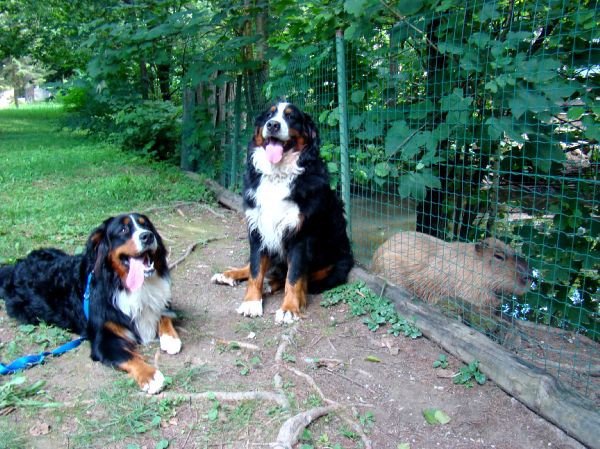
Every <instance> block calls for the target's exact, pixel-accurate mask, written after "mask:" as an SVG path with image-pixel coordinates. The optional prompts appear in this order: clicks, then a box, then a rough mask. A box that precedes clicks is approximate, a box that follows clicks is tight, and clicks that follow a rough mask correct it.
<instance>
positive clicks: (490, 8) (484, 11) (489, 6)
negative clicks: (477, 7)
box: [478, 2, 501, 22]
mask: <svg viewBox="0 0 600 449" xmlns="http://www.w3.org/2000/svg"><path fill="white" fill-rule="evenodd" d="M478 16H479V21H480V22H485V21H486V20H488V19H491V20H494V19H497V18H499V17H501V14H500V12H498V10H497V9H496V3H495V2H485V3H484V4H483V7H482V8H481V11H480V12H479V14H478Z"/></svg>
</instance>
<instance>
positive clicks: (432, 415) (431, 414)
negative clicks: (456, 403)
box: [423, 408, 450, 425]
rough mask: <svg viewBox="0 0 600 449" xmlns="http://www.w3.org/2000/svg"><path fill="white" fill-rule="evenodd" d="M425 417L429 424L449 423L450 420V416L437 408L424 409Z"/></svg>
mask: <svg viewBox="0 0 600 449" xmlns="http://www.w3.org/2000/svg"><path fill="white" fill-rule="evenodd" d="M423 417H424V418H425V421H427V424H431V425H436V424H442V425H443V424H448V423H449V422H450V417H449V416H448V415H447V414H446V413H445V412H443V411H442V410H440V409H437V408H428V409H425V410H423Z"/></svg>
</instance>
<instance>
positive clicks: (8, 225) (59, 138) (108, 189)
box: [0, 106, 210, 262]
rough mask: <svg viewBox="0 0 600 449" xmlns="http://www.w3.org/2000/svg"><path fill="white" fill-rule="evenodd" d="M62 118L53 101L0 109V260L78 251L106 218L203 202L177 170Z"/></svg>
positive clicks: (199, 188) (198, 189)
mask: <svg viewBox="0 0 600 449" xmlns="http://www.w3.org/2000/svg"><path fill="white" fill-rule="evenodd" d="M65 117H66V115H65V113H64V112H63V111H62V109H60V108H58V107H55V106H46V107H39V106H38V107H35V108H21V109H18V110H17V109H4V110H0V217H2V226H0V262H3V261H4V262H6V261H12V260H14V259H15V258H17V257H22V256H24V255H26V254H27V253H28V252H29V251H30V250H32V249H35V248H37V247H41V246H56V247H59V248H62V249H65V250H67V251H73V250H76V249H77V248H80V247H82V246H83V245H84V243H85V239H86V237H87V235H88V234H89V232H90V231H91V230H92V229H93V228H94V227H95V226H97V225H98V224H100V223H101V222H102V221H103V220H104V219H105V218H107V217H108V216H111V215H115V214H119V213H125V212H131V211H142V210H144V209H146V208H149V207H152V206H154V205H161V204H165V203H168V202H172V201H177V200H186V201H189V200H198V201H203V200H207V199H209V197H210V195H209V194H208V192H207V190H206V188H205V187H204V186H203V185H201V184H199V183H198V182H197V181H194V180H192V179H190V178H188V177H187V176H185V174H183V173H182V172H181V171H179V170H178V168H177V167H174V166H171V165H167V164H164V163H157V162H151V161H149V160H147V159H145V158H142V157H140V156H138V155H134V154H131V153H125V152H123V151H121V150H120V149H119V148H117V147H116V146H115V145H113V144H111V143H108V142H103V141H98V140H96V139H94V138H92V137H90V136H87V135H85V133H81V132H75V131H72V130H68V129H65V128H63V127H62V126H61V123H62V122H63V119H64V118H65Z"/></svg>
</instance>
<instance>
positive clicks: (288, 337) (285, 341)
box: [275, 325, 298, 364]
mask: <svg viewBox="0 0 600 449" xmlns="http://www.w3.org/2000/svg"><path fill="white" fill-rule="evenodd" d="M296 332H298V326H297V325H296V326H294V327H292V328H291V329H290V331H289V332H288V333H287V334H282V335H281V343H279V346H278V347H277V352H276V353H275V363H277V364H279V363H281V362H282V361H283V353H284V352H285V349H286V348H287V347H288V345H289V344H290V343H291V342H292V339H293V337H294V335H295V334H296Z"/></svg>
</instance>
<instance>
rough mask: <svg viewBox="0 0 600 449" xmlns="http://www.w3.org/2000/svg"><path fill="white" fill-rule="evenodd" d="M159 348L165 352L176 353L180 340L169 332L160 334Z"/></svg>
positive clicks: (179, 347)
mask: <svg viewBox="0 0 600 449" xmlns="http://www.w3.org/2000/svg"><path fill="white" fill-rule="evenodd" d="M160 349H162V350H163V351H165V352H166V353H167V354H171V355H172V354H178V353H179V351H181V340H180V339H179V338H177V337H173V336H171V335H169V334H163V335H161V336H160Z"/></svg>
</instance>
